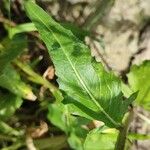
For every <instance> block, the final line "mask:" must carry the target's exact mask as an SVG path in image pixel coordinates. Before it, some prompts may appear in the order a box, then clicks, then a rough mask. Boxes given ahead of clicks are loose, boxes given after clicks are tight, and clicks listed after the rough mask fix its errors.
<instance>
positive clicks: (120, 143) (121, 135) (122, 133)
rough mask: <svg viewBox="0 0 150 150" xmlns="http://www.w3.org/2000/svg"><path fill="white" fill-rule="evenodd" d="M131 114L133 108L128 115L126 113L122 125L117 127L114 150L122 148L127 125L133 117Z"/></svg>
mask: <svg viewBox="0 0 150 150" xmlns="http://www.w3.org/2000/svg"><path fill="white" fill-rule="evenodd" d="M133 115H134V111H133V108H131V110H130V112H129V113H128V115H127V117H126V119H125V121H124V125H123V127H121V128H120V129H119V135H118V138H117V143H116V147H115V150H124V148H125V142H126V137H127V134H128V129H129V125H130V122H131V121H132V119H133Z"/></svg>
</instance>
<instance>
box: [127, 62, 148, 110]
mask: <svg viewBox="0 0 150 150" xmlns="http://www.w3.org/2000/svg"><path fill="white" fill-rule="evenodd" d="M127 76H128V82H129V86H130V88H131V90H132V91H133V92H136V91H138V96H137V98H136V102H137V103H138V104H139V105H141V106H142V107H144V108H145V109H147V110H150V79H149V78H150V61H145V62H143V64H141V65H140V66H136V65H134V66H133V67H132V68H131V70H130V72H129V74H128V75H127Z"/></svg>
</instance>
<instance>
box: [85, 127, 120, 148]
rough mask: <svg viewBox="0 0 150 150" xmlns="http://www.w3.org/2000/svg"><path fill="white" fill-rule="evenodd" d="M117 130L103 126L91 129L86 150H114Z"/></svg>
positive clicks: (86, 141) (86, 142)
mask: <svg viewBox="0 0 150 150" xmlns="http://www.w3.org/2000/svg"><path fill="white" fill-rule="evenodd" d="M117 134H118V133H117V131H116V130H114V129H109V128H106V127H101V128H97V129H94V130H92V131H90V132H89V133H88V135H87V137H86V139H85V143H84V150H91V149H92V150H114V149H115V143H116V140H117Z"/></svg>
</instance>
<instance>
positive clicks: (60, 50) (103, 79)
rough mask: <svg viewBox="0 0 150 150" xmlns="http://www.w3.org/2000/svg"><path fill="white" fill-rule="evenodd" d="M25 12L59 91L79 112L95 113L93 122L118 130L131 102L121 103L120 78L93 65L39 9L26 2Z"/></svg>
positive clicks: (69, 36)
mask: <svg viewBox="0 0 150 150" xmlns="http://www.w3.org/2000/svg"><path fill="white" fill-rule="evenodd" d="M25 8H26V12H27V14H28V16H29V18H30V19H31V20H32V21H33V23H34V24H35V26H36V28H37V29H38V31H39V33H40V35H41V38H42V39H43V41H44V42H45V44H46V46H47V48H48V51H49V53H50V56H51V58H52V60H53V63H54V65H55V69H56V75H57V76H58V80H57V81H58V83H59V88H60V89H61V90H63V91H65V92H66V94H67V96H69V97H71V98H72V99H73V100H74V101H75V103H76V102H77V103H78V104H79V105H78V106H77V105H76V104H75V103H74V104H75V105H76V106H77V107H78V108H81V106H83V107H85V109H86V110H88V109H89V110H90V112H92V113H95V115H94V116H92V117H94V119H97V120H101V121H103V122H105V124H106V125H108V126H110V127H119V126H121V121H122V118H123V115H124V113H125V112H126V111H127V107H128V105H129V104H131V102H132V101H133V99H132V100H131V99H129V100H128V99H127V100H125V101H124V100H123V95H122V93H121V91H120V80H119V78H117V77H115V76H114V75H113V74H112V73H108V72H106V71H105V70H104V68H103V66H102V65H101V64H98V63H96V62H95V60H93V62H92V58H91V55H90V50H89V49H88V47H87V46H85V45H84V44H83V43H82V42H81V41H79V40H78V39H77V38H76V37H75V36H74V35H73V34H72V32H71V31H69V30H67V29H65V28H64V27H62V26H61V25H60V24H58V23H56V22H55V21H54V20H53V19H52V18H51V17H50V16H49V15H48V14H47V13H45V12H44V11H43V10H42V9H41V8H40V7H39V6H37V5H36V4H34V3H32V2H28V3H26V5H25ZM68 103H69V101H68ZM82 111H83V110H82ZM90 112H89V114H90ZM84 113H87V112H84Z"/></svg>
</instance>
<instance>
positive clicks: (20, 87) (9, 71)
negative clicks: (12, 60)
mask: <svg viewBox="0 0 150 150" xmlns="http://www.w3.org/2000/svg"><path fill="white" fill-rule="evenodd" d="M0 87H3V88H5V89H7V90H9V91H10V92H12V93H14V94H16V95H17V96H19V97H23V98H25V99H29V100H35V99H36V96H35V95H34V94H33V92H32V89H31V87H29V86H28V85H27V84H25V83H24V82H23V81H22V80H21V79H20V75H19V74H18V73H17V72H16V70H15V69H14V68H13V67H12V66H11V65H7V66H6V67H5V69H4V70H3V72H2V73H1V74H0Z"/></svg>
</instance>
